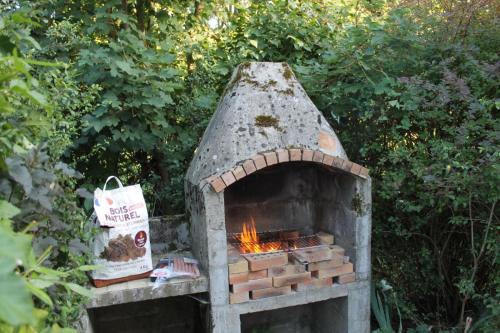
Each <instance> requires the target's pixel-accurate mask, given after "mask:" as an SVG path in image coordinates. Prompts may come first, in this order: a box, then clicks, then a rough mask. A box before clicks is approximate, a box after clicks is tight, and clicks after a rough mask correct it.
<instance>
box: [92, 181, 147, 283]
mask: <svg viewBox="0 0 500 333" xmlns="http://www.w3.org/2000/svg"><path fill="white" fill-rule="evenodd" d="M112 179H114V180H116V182H117V183H118V188H116V189H113V190H106V186H107V184H108V182H109V181H110V180H112ZM94 212H95V215H96V218H95V219H94V224H95V227H96V228H98V231H97V234H96V236H95V237H94V239H93V246H92V249H93V254H94V260H93V264H94V265H98V266H100V268H99V269H97V270H95V271H93V272H92V273H91V278H92V282H93V283H94V285H95V286H96V287H103V286H106V285H109V284H113V283H118V282H123V281H129V280H133V279H138V278H143V277H147V276H148V275H149V273H150V272H151V270H152V269H153V263H152V260H151V245H150V242H149V221H148V210H147V207H146V202H145V201H144V196H143V194H142V189H141V186H140V185H139V184H136V185H131V186H123V185H122V183H121V182H120V180H119V179H118V178H117V177H115V176H110V177H109V178H108V179H107V180H106V183H105V184H104V187H103V189H102V190H101V189H100V188H97V189H96V190H95V191H94Z"/></svg>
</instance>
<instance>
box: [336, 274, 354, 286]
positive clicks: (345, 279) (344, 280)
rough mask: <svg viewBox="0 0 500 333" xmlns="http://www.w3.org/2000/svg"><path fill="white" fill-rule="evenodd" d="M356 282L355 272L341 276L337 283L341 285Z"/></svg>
mask: <svg viewBox="0 0 500 333" xmlns="http://www.w3.org/2000/svg"><path fill="white" fill-rule="evenodd" d="M354 281H356V273H354V272H352V273H349V274H344V275H341V276H339V277H338V278H337V282H338V283H340V284H346V283H351V282H354Z"/></svg>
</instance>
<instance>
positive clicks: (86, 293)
mask: <svg viewBox="0 0 500 333" xmlns="http://www.w3.org/2000/svg"><path fill="white" fill-rule="evenodd" d="M61 284H62V285H63V286H65V287H66V288H68V289H70V290H72V291H74V292H75V293H77V294H80V295H82V296H86V297H91V296H92V293H91V292H90V290H89V289H87V288H85V287H82V286H80V285H78V284H76V283H71V282H64V283H61Z"/></svg>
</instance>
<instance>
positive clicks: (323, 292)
mask: <svg viewBox="0 0 500 333" xmlns="http://www.w3.org/2000/svg"><path fill="white" fill-rule="evenodd" d="M354 284H357V282H354V283H351V284H347V285H340V284H334V285H333V286H332V287H325V288H318V289H314V290H306V291H299V292H294V293H292V294H288V295H282V296H275V297H269V298H261V299H258V300H250V301H248V302H245V303H239V304H231V305H229V306H230V307H231V310H232V311H235V312H237V313H238V314H245V313H252V312H260V311H269V310H274V309H278V308H283V307H289V306H295V305H302V304H308V303H313V302H320V301H324V300H328V299H333V298H337V297H344V296H347V294H348V286H349V285H354Z"/></svg>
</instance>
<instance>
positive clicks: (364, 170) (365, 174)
mask: <svg viewBox="0 0 500 333" xmlns="http://www.w3.org/2000/svg"><path fill="white" fill-rule="evenodd" d="M359 175H360V176H361V177H363V178H367V177H368V169H367V168H365V167H361V170H360V172H359Z"/></svg>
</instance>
